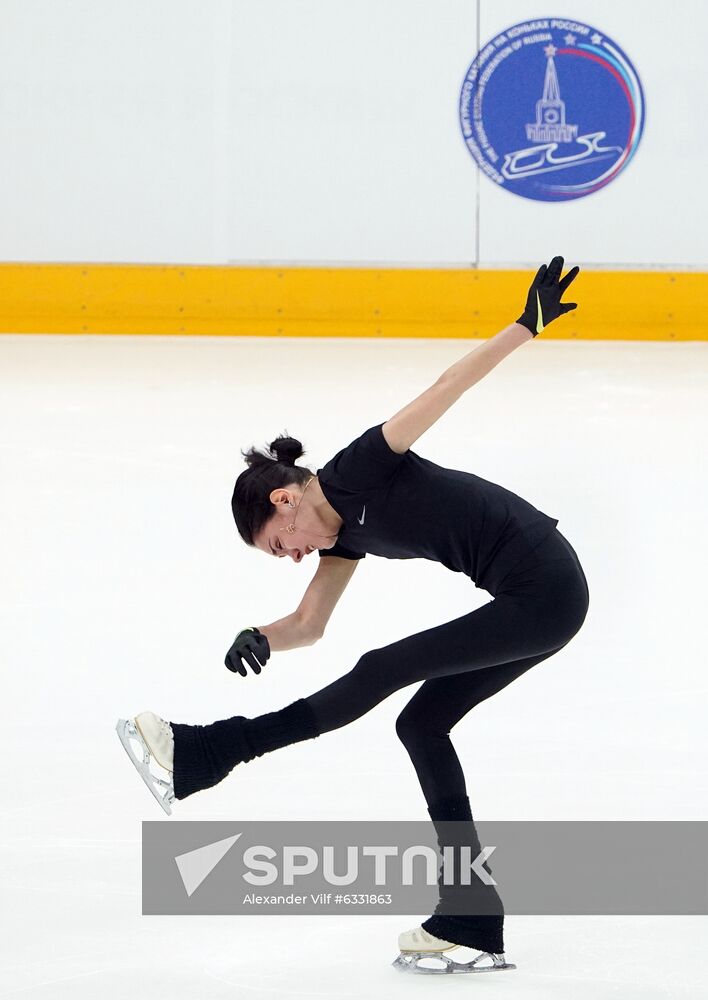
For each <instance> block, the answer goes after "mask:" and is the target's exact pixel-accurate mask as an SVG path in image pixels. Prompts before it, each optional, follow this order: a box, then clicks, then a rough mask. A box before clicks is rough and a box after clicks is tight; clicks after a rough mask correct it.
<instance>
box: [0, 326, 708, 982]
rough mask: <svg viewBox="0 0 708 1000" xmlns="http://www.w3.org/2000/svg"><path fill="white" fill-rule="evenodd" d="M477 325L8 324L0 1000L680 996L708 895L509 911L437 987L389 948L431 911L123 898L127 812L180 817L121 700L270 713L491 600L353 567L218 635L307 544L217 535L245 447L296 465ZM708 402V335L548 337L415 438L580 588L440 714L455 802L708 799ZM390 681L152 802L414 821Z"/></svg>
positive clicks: (702, 971) (695, 816) (381, 407)
mask: <svg viewBox="0 0 708 1000" xmlns="http://www.w3.org/2000/svg"><path fill="white" fill-rule="evenodd" d="M476 343H477V342H475V341H461V340H441V341H435V342H433V341H426V340H414V339H411V340H381V341H372V340H366V339H362V340H343V339H342V340H339V339H318V338H312V339H306V340H302V339H292V340H291V339H272V338H234V339H228V338H207V337H205V338H171V337H150V336H146V337H144V338H138V337H91V338H81V337H63V336H52V337H41V336H18V337H15V336H2V337H0V464H1V468H0V482H1V489H0V540H1V543H0V551H1V552H2V564H3V568H4V572H3V573H2V576H1V577H0V615H1V619H2V622H1V629H0V636H1V639H0V642H1V644H2V645H1V648H2V677H3V695H4V697H3V705H4V712H3V719H2V756H3V768H2V775H3V778H2V783H3V787H2V805H1V807H0V817H1V821H2V822H1V830H0V849H1V851H2V866H1V871H2V875H1V881H2V890H1V894H2V906H1V907H0V912H1V920H2V927H1V933H0V951H1V953H2V955H1V961H0V998H4V997H22V998H36V1000H43V998H51V1000H64V998H67V1000H69V998H71V1000H80V998H84V997H86V998H88V997H91V998H95V997H101V998H102V1000H117V998H126V997H130V998H131V1000H132V998H136V1000H137V998H140V1000H142V998H145V1000H153V998H155V997H169V998H170V1000H183V998H185V1000H186V998H196V997H198V998H200V1000H221V998H235V997H238V998H241V997H244V998H246V997H272V996H284V997H286V996H296V997H298V998H303V1000H304V998H313V1000H314V998H321V997H332V998H338V997H352V998H353V997H356V998H364V997H368V998H384V997H385V998H386V1000H392V998H394V997H399V996H400V997H403V996H406V997H412V996H413V995H416V996H421V995H423V993H424V994H425V996H426V997H429V996H435V997H437V996H441V995H442V993H443V991H448V990H480V991H483V992H484V993H485V995H491V992H490V991H493V992H494V995H495V997H504V998H508V997H514V998H516V997H519V998H521V997H523V998H526V1000H536V998H542V997H543V998H547V997H549V996H552V997H555V996H558V997H564V998H565V997H568V996H572V997H574V998H578V1000H581V998H585V997H587V998H592V1000H605V998H609V997H615V996H621V997H622V998H623V1000H640V998H641V1000H653V998H659V997H661V998H665V997H666V998H668V997H672V998H673V997H676V998H691V1000H693V998H697V997H698V996H700V995H704V991H705V984H706V982H707V981H708V949H707V948H706V933H707V932H708V918H706V917H702V916H612V917H601V916H592V917H587V916H574V917H562V916H544V917H532V916H514V915H511V916H508V917H507V920H506V925H505V938H506V942H507V951H506V953H507V957H508V959H509V960H510V961H512V962H515V963H516V964H517V966H518V969H517V970H516V971H514V972H508V973H504V974H502V975H486V976H481V977H472V979H471V981H470V977H463V976H455V977H453V978H454V983H455V984H456V985H454V984H453V983H450V982H449V981H448V979H449V978H450V977H446V978H445V979H442V978H441V979H436V978H433V977H425V978H423V977H413V976H404V975H400V974H399V973H397V972H396V971H395V970H394V969H392V968H391V965H390V963H391V961H392V960H393V959H394V958H395V956H396V955H397V953H398V948H397V945H396V941H397V935H398V933H399V932H400V931H402V930H406V929H408V928H410V927H414V926H416V925H417V924H418V923H420V920H421V919H423V918H424V917H425V916H427V914H411V915H410V916H404V917H401V916H392V915H382V916H374V917H372V916H365V915H361V916H357V915H355V916H343V917H340V918H339V919H333V918H331V917H327V916H323V917H318V916H311V917H287V916H268V915H258V916H254V917H245V916H231V917H209V916H200V917H182V918H180V917H155V916H152V917H143V916H141V913H140V908H141V900H140V884H141V883H140V879H141V858H140V837H141V825H140V824H141V821H142V820H160V819H162V820H164V822H171V821H172V820H171V819H169V818H168V817H166V816H164V814H163V813H162V812H161V810H160V809H159V806H158V805H157V804H156V803H155V801H154V800H153V799H152V798H151V796H150V794H149V792H148V791H147V789H146V788H145V786H144V785H143V784H142V782H141V781H140V779H139V777H138V776H137V774H136V772H135V771H134V770H133V768H132V767H131V766H130V764H129V762H128V761H127V759H126V757H125V753H124V751H123V749H122V748H121V746H120V744H119V742H118V740H117V738H116V734H115V732H114V726H115V722H116V719H117V718H118V717H119V716H122V717H127V716H132V715H135V714H136V713H137V712H140V711H143V710H146V709H150V710H152V711H155V712H157V713H158V714H160V715H162V716H163V717H165V718H168V719H171V720H173V721H181V722H200V723H207V722H211V721H213V720H214V719H217V718H226V717H228V716H231V715H237V714H244V715H248V716H254V715H258V714H261V713H262V712H266V711H272V710H275V709H278V708H282V707H284V706H285V705H287V704H290V703H291V702H292V701H293V700H295V699H296V698H299V697H305V696H307V695H308V694H311V693H312V692H314V691H316V690H318V689H319V688H321V687H323V686H324V685H325V684H327V683H329V682H330V681H331V680H332V679H334V678H335V677H337V676H340V675H341V674H343V673H345V672H346V671H348V670H349V669H351V667H353V666H354V664H355V663H356V661H357V659H358V658H359V656H361V654H362V653H363V652H365V651H366V650H367V649H372V648H376V647H378V646H381V645H385V644H387V643H389V642H393V641H395V640H397V639H400V638H402V637H403V636H406V635H409V634H411V633H413V632H417V631H420V630H421V629H424V628H428V627H430V626H432V625H435V624H438V623H440V622H443V621H446V620H448V619H451V618H454V617H458V616H459V615H462V614H464V613H466V612H467V611H470V610H473V609H474V608H476V607H479V606H481V605H482V604H484V603H486V602H487V601H488V600H490V599H491V597H490V595H489V594H487V592H486V591H482V590H479V589H476V588H475V587H474V585H473V584H472V583H471V582H470V581H469V580H468V579H466V578H465V577H463V576H461V575H460V574H453V573H451V572H449V571H448V570H446V569H445V568H444V567H442V566H441V565H438V564H434V563H428V562H423V561H418V560H416V561H414V562H410V561H407V562H404V561H400V562H396V561H390V560H383V559H377V558H375V557H373V556H367V558H366V559H365V560H364V561H363V563H362V564H361V565H360V566H359V567H358V569H357V571H356V574H355V575H354V577H353V579H352V581H351V583H350V585H349V587H348V589H347V591H346V593H345V594H344V596H343V597H342V599H341V601H340V603H339V605H338V606H337V608H336V610H335V612H334V615H333V616H332V619H331V621H330V624H329V628H328V630H327V634H326V635H325V637H324V638H323V639H322V640H321V641H320V642H319V643H317V644H316V645H315V646H312V647H308V648H305V649H301V650H293V651H289V652H285V653H275V654H273V656H272V657H271V659H270V661H269V663H268V664H267V665H266V667H265V668H264V670H263V673H262V674H261V675H260V677H256V676H254V675H252V674H249V676H248V677H247V678H245V679H244V678H241V677H239V676H238V675H234V674H231V673H229V672H228V671H227V670H226V668H225V667H224V665H223V658H224V654H225V652H226V650H227V649H228V647H229V646H230V644H231V642H232V641H233V637H234V635H235V634H236V632H238V631H240V629H241V628H243V627H245V626H246V625H260V626H263V625H265V624H267V623H269V622H272V621H274V620H275V619H277V618H280V617H283V616H284V615H286V614H288V613H290V612H291V611H293V610H295V608H296V606H297V604H298V603H299V601H300V598H301V596H302V593H303V592H304V590H305V588H306V587H307V584H308V583H309V580H310V579H311V577H312V575H313V574H314V571H315V569H316V565H317V559H318V557H317V554H316V553H315V554H314V555H312V556H309V557H307V558H306V559H305V560H304V561H303V562H302V563H301V564H299V565H295V564H294V563H292V562H291V561H290V560H287V559H282V560H280V561H277V562H276V560H275V559H274V558H271V557H268V556H266V555H264V554H263V553H261V552H258V551H254V550H249V549H248V548H247V547H246V546H245V545H244V544H243V543H242V542H241V541H240V539H239V538H238V535H237V533H236V529H235V527H234V525H233V522H232V518H231V511H230V498H231V491H232V488H233V482H234V479H235V477H236V476H237V475H238V474H239V473H240V472H241V471H242V470H243V469H244V468H245V467H246V466H245V464H244V463H243V459H242V457H241V454H240V452H241V449H246V448H248V447H249V446H251V445H254V444H255V445H256V446H258V447H263V446H265V445H266V444H267V443H269V442H270V441H271V440H273V438H275V437H276V436H277V435H278V434H280V433H284V432H286V431H287V432H288V433H289V434H291V435H292V436H294V437H296V438H298V439H299V440H301V441H302V442H303V443H304V445H305V448H306V452H307V454H306V456H305V457H304V459H303V460H302V462H301V464H305V465H308V464H309V465H310V467H311V468H312V469H313V470H316V469H317V468H318V467H321V466H322V465H323V464H324V463H325V462H326V461H327V460H328V459H329V458H330V457H331V456H332V455H333V454H334V453H335V452H336V451H338V450H339V449H340V448H342V447H344V446H345V445H347V444H348V443H349V442H350V441H351V440H353V439H354V438H355V437H357V436H358V435H359V434H361V433H362V432H363V431H364V430H366V429H367V428H368V427H371V426H373V425H374V424H377V423H380V422H382V421H384V420H386V419H388V417H390V416H392V415H393V414H394V413H395V412H396V411H397V410H399V409H400V408H402V407H403V406H404V405H406V404H407V403H408V402H410V400H411V399H413V398H414V397H415V396H417V395H419V394H420V393H421V392H422V391H423V390H424V389H426V388H427V387H428V385H430V384H431V383H432V382H433V381H435V379H436V378H437V377H438V376H439V375H440V374H441V373H442V372H443V371H444V369H445V368H447V367H448V366H449V365H451V364H453V363H454V362H455V361H456V360H458V359H459V358H461V357H462V356H463V355H464V354H465V353H466V352H467V351H469V350H471V349H472V348H473V347H474V346H475V344H476ZM707 390H708V344H706V343H700V342H690V343H663V342H657V343H634V342H630V341H626V342H615V343H603V342H601V341H594V342H593V341H588V342H576V341H552V340H544V339H543V337H539V338H538V339H536V340H534V341H531V342H529V343H527V344H524V345H523V346H522V347H521V348H519V349H518V350H517V351H516V352H514V353H513V354H512V355H511V356H510V357H508V358H507V359H505V360H504V361H503V362H502V363H501V364H500V365H499V366H498V367H497V368H496V369H495V370H494V371H493V372H492V373H491V374H490V375H488V376H487V377H486V378H485V379H484V380H483V381H482V382H480V383H479V384H478V385H476V386H474V387H473V388H471V389H470V390H469V391H468V392H467V393H466V395H465V396H464V397H463V398H462V399H460V401H459V402H458V403H457V404H456V405H455V406H454V407H453V408H452V409H451V410H450V411H449V412H448V413H447V414H445V415H444V416H443V417H442V418H441V420H440V421H439V422H438V423H437V424H436V425H435V426H434V427H433V428H432V429H431V430H430V431H428V432H427V433H426V434H425V435H424V437H422V438H421V439H420V440H419V441H418V442H417V443H416V445H415V446H414V449H413V450H414V451H416V452H417V453H418V454H420V455H423V456H424V457H426V458H429V459H431V460H432V461H434V462H437V463H438V464H440V465H446V466H448V467H451V468H458V469H464V470H467V471H469V472H474V473H475V474H477V475H479V476H482V477H483V478H485V479H489V480H491V481H492V482H496V483H499V484H500V485H502V486H505V487H506V488H508V489H511V490H513V491H514V492H515V493H518V494H520V495H521V496H523V497H524V498H525V499H527V500H529V501H530V502H531V503H533V504H534V505H535V506H536V507H538V508H539V509H541V510H543V511H545V512H546V513H548V514H551V515H552V516H554V517H557V518H558V519H559V529H560V530H561V531H562V532H563V534H564V535H565V536H566V537H567V538H568V539H569V541H570V542H571V543H572V545H573V546H574V548H575V549H576V551H577V553H578V555H579V557H580V560H581V562H582V564H583V567H584V569H585V573H586V576H587V579H588V583H589V587H590V610H589V613H588V617H587V619H586V621H585V624H584V626H583V628H582V629H581V631H580V632H579V633H578V635H577V636H576V637H575V638H574V639H573V640H572V642H571V643H570V644H569V645H568V646H567V647H566V648H565V649H563V650H562V651H561V652H560V653H558V654H556V655H555V656H553V657H551V658H549V659H548V660H546V661H544V662H543V663H541V664H539V665H538V666H536V667H535V668H533V669H532V670H530V671H529V672H528V673H526V674H524V675H523V676H522V677H520V678H519V679H518V680H517V681H516V682H515V683H513V684H512V685H511V686H510V687H508V688H506V689H505V690H503V691H501V692H500V693H499V694H497V695H496V696H495V697H494V698H492V699H491V700H489V701H488V702H485V703H483V704H482V705H480V706H478V708H477V709H476V710H474V711H473V712H472V713H470V715H468V716H467V717H466V718H465V719H464V720H463V721H462V722H461V723H460V724H459V725H458V726H457V727H456V728H455V730H454V731H453V741H454V743H455V746H456V748H457V750H458V753H459V755H460V758H461V760H462V763H463V766H464V768H465V773H466V776H467V787H468V791H469V795H470V802H471V805H472V810H473V813H474V814H475V816H476V818H477V819H478V820H479V819H482V820H492V819H500V820H501V819H508V820H513V819H526V820H549V819H558V820H561V819H565V820H581V819H586V820H623V819H624V820H680V819H683V820H706V819H708V807H707V802H708V778H707V774H706V760H707V756H706V751H707V749H708V746H707V744H708V739H707V737H706V726H705V703H706V694H708V678H707V675H706V654H705V623H706V614H707V612H706V570H705V567H706V564H707V562H708V553H707V552H706V548H707V542H706V538H707V534H706V479H707V476H708V472H707V466H706V440H708V427H707V426H706V425H707V423H708V407H707V406H706V399H707ZM414 503H415V498H414V497H412V498H411V504H414ZM421 531H425V525H424V524H421ZM414 690H415V688H408V689H406V690H404V691H400V692H397V693H396V694H395V695H393V696H391V697H390V698H389V699H387V700H386V701H385V702H383V703H382V704H381V705H379V706H378V707H377V708H376V709H374V710H373V711H372V712H371V713H369V714H368V715H367V716H365V717H364V718H362V719H360V720H358V721H357V722H355V723H353V724H352V725H351V726H348V727H345V728H344V729H341V730H338V731H336V732H333V733H329V734H325V735H324V736H322V737H320V738H319V739H317V740H312V741H308V742H306V743H301V744H297V745H295V746H292V747H288V748H286V749H284V750H281V751H278V752H276V753H272V754H269V755H266V756H265V757H262V758H259V759H257V760H255V761H253V762H252V763H250V764H248V765H244V766H242V767H237V768H236V769H235V770H234V772H233V773H232V774H231V775H230V776H229V777H228V778H227V779H226V780H225V781H223V782H222V783H221V784H220V785H219V786H217V787H216V788H213V789H210V790H208V791H205V792H203V793H200V794H198V795H195V796H193V797H191V798H190V799H187V800H185V801H184V802H182V803H177V804H176V807H175V810H174V813H173V816H174V818H175V819H185V820H197V819H205V820H206V819H214V820H216V819H218V820H238V819H249V820H253V819H259V818H260V819H264V820H266V819H268V820H275V819H280V818H290V819H317V818H322V819H342V820H346V819H417V820H423V819H427V813H426V809H425V801H424V799H423V796H422V793H421V791H420V788H419V786H418V783H417V779H416V776H415V772H414V771H413V768H412V765H411V763H410V761H409V759H408V756H407V754H406V752H405V750H404V748H403V746H402V745H401V744H400V743H399V741H398V739H397V737H396V734H395V731H394V720H395V718H396V716H397V714H398V712H399V711H400V709H401V708H402V706H403V704H404V703H405V702H406V701H407V700H408V698H409V697H410V696H411V695H412V693H413V691H414ZM670 853H671V844H670V843H667V863H669V864H670ZM446 995H447V994H446Z"/></svg>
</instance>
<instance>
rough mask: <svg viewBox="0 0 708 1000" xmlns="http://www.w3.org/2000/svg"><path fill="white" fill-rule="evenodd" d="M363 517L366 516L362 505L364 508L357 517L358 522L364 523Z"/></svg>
mask: <svg viewBox="0 0 708 1000" xmlns="http://www.w3.org/2000/svg"><path fill="white" fill-rule="evenodd" d="M365 517H366V507H364V509H363V510H362V512H361V517H358V518H357V521H358V522H359V524H363V523H364V518H365Z"/></svg>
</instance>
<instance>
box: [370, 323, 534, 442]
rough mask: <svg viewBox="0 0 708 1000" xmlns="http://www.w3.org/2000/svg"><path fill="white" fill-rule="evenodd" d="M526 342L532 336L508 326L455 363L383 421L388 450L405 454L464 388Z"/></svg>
mask: <svg viewBox="0 0 708 1000" xmlns="http://www.w3.org/2000/svg"><path fill="white" fill-rule="evenodd" d="M528 340H533V334H532V333H531V332H530V331H529V330H527V329H526V327H525V326H521V324H520V323H512V324H511V326H507V327H506V328H505V329H504V330H501V331H500V332H499V333H497V334H495V336H494V337H490V339H489V340H485V341H484V342H483V343H482V344H479V346H478V347H475V349H474V350H473V351H470V353H469V354H467V355H465V357H464V358H461V359H460V360H459V361H456V362H455V364H454V365H452V366H451V367H450V368H448V369H447V371H444V372H443V373H442V375H441V376H440V378H439V379H438V380H437V382H435V383H434V384H433V385H431V386H430V388H429V389H426V390H425V392H424V393H422V395H420V396H418V397H417V399H414V400H413V402H412V403H409V404H408V406H405V407H404V408H403V409H402V410H399V412H398V413H397V414H396V415H395V416H393V417H391V419H390V420H387V421H386V423H385V424H384V425H383V428H382V432H383V435H384V437H385V439H386V443H387V444H388V446H389V448H390V449H391V450H392V451H395V452H397V453H398V454H400V455H402V454H404V452H406V451H408V449H409V448H410V447H411V446H412V445H413V444H414V442H415V441H417V440H418V438H419V437H421V436H422V435H423V434H424V433H425V432H426V431H427V430H428V429H429V428H430V427H432V426H433V424H434V423H435V422H436V421H437V420H439V419H440V417H441V416H442V415H443V413H445V412H446V411H447V410H449V409H450V407H451V406H452V404H453V403H456V402H457V400H458V399H459V398H460V396H461V395H462V394H463V393H464V392H466V391H467V389H470V388H471V387H472V386H473V385H475V383H477V382H479V381H480V379H482V378H484V376H485V375H488V374H489V372H490V371H491V370H492V368H496V366H497V365H498V364H499V362H500V361H502V360H503V359H504V358H505V357H506V356H507V355H508V354H511V352H512V351H514V350H516V348H517V347H520V346H521V345H522V344H524V343H526V341H528Z"/></svg>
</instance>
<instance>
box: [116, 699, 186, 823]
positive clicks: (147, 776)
mask: <svg viewBox="0 0 708 1000" xmlns="http://www.w3.org/2000/svg"><path fill="white" fill-rule="evenodd" d="M116 732H117V733H118V738H119V739H120V741H121V743H122V744H123V746H124V747H125V751H126V753H127V754H128V756H129V757H130V759H131V760H132V762H133V764H135V767H136V769H137V771H138V774H139V775H140V777H141V778H142V779H143V781H144V782H145V784H146V785H147V786H148V788H149V789H150V791H151V792H152V794H153V795H154V796H155V798H156V799H157V801H158V802H159V803H160V805H161V806H162V808H163V809H164V810H165V812H166V813H167V815H168V816H169V815H170V814H171V812H172V810H171V808H170V807H171V805H172V803H173V802H174V798H175V788H174V783H173V780H172V772H173V770H174V756H175V744H174V736H173V734H172V726H171V725H170V724H169V722H165V720H164V719H161V718H160V716H159V715H155V713H154V712H141V713H140V715H136V716H135V718H134V719H119V720H118V723H117V725H116ZM151 759H153V760H154V761H155V763H156V764H158V765H159V766H160V767H161V768H163V769H164V770H165V771H167V773H168V775H169V777H168V779H167V780H165V779H164V778H160V777H158V775H156V774H153V772H152V771H151V770H150V760H151Z"/></svg>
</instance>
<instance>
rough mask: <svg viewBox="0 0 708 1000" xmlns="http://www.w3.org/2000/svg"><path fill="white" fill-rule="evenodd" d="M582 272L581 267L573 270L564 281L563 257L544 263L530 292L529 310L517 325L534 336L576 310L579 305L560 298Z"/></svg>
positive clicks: (527, 308) (527, 300)
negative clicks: (560, 317)
mask: <svg viewBox="0 0 708 1000" xmlns="http://www.w3.org/2000/svg"><path fill="white" fill-rule="evenodd" d="M579 270H580V268H579V267H574V268H573V269H572V270H570V271H568V273H567V274H566V276H565V278H563V280H562V281H561V280H560V276H561V272H562V271H563V258H562V257H554V258H553V260H552V261H551V263H550V264H549V265H548V266H546V265H545V264H542V265H541V266H540V267H539V269H538V272H537V274H536V277H535V278H534V279H533V283H532V285H531V288H530V289H529V294H528V298H527V299H526V308H525V309H524V311H523V313H522V315H521V316H520V317H519V318H518V319H517V321H516V322H517V323H520V324H521V325H522V326H525V327H526V329H527V330H530V331H531V333H532V334H533V335H534V337H535V336H537V335H538V334H539V333H541V331H542V330H543V329H544V328H545V327H547V326H548V324H549V323H550V322H551V321H552V320H554V319H558V317H559V316H563V315H564V314H565V313H567V312H570V310H571V309H577V307H578V303H577V302H561V295H562V294H563V292H564V291H565V290H566V288H567V287H568V285H569V284H570V283H571V281H573V279H574V278H575V277H576V275H577V274H578V271H579Z"/></svg>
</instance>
